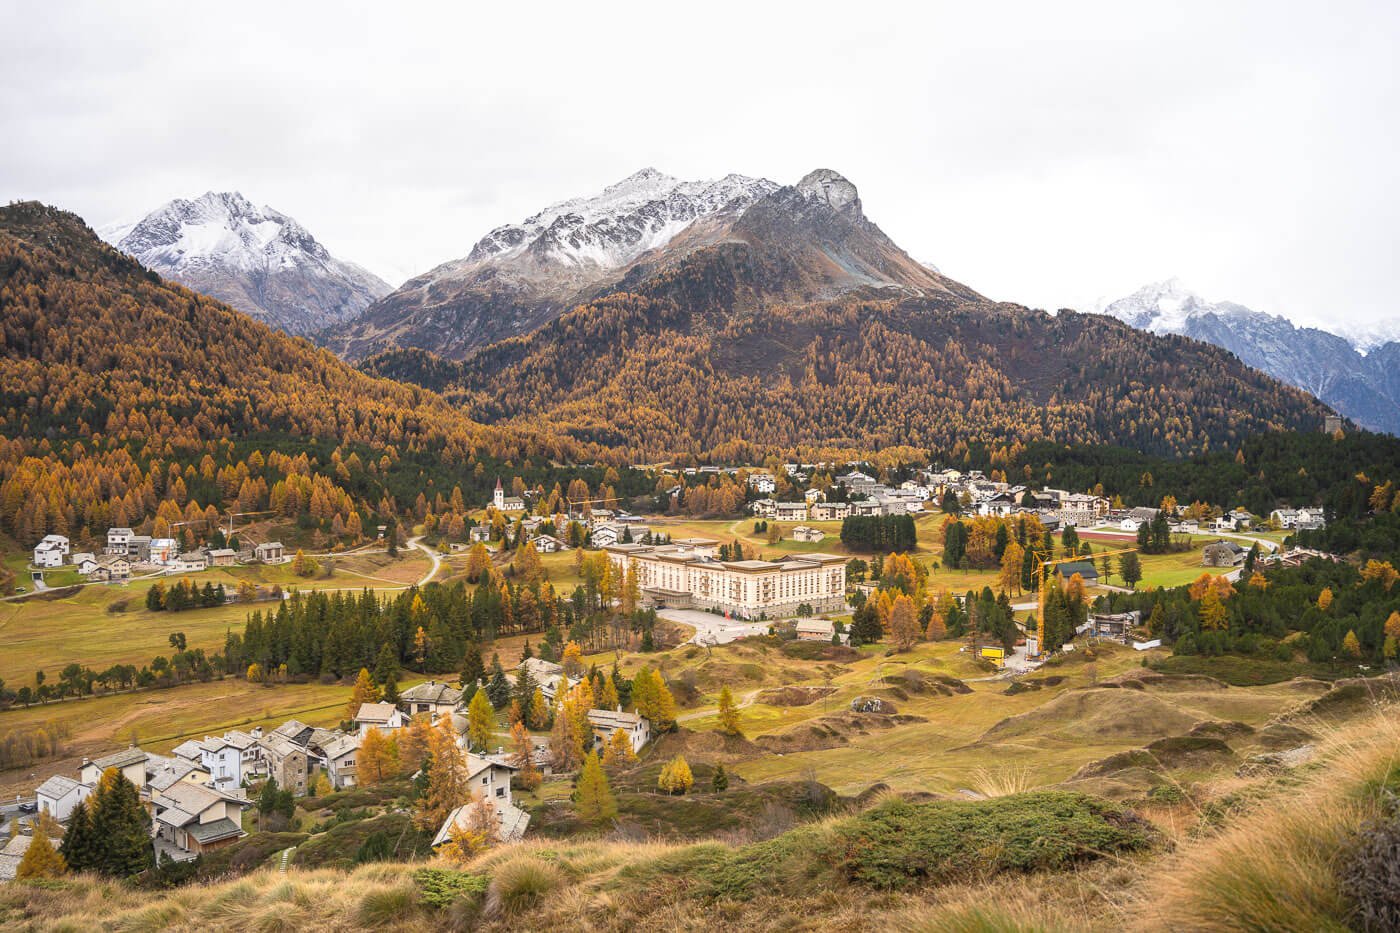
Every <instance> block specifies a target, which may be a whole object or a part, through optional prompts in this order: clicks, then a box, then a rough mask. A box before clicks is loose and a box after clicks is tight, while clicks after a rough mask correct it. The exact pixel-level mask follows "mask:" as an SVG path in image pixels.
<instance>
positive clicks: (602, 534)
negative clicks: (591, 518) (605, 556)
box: [589, 525, 633, 548]
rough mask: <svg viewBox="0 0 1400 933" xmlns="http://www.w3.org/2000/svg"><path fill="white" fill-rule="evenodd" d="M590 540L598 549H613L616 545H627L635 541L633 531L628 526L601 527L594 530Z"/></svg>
mask: <svg viewBox="0 0 1400 933" xmlns="http://www.w3.org/2000/svg"><path fill="white" fill-rule="evenodd" d="M589 540H590V541H591V542H592V543H593V546H594V547H596V548H604V547H611V546H612V545H614V544H626V543H628V542H630V541H632V540H633V538H632V529H631V528H630V527H628V526H626V525H599V526H598V527H596V528H594V529H593V534H592V535H590V536H589Z"/></svg>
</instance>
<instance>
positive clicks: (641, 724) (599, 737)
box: [588, 709, 651, 752]
mask: <svg viewBox="0 0 1400 933" xmlns="http://www.w3.org/2000/svg"><path fill="white" fill-rule="evenodd" d="M588 724H589V726H591V727H592V729H593V738H594V740H595V741H596V742H597V744H598V747H599V748H602V747H603V746H605V745H607V743H608V741H609V740H611V739H612V737H613V733H614V732H622V733H623V734H624V735H626V736H627V743H628V744H629V745H631V746H632V751H634V752H639V751H641V750H642V746H643V745H645V744H647V742H649V741H651V720H649V719H647V718H646V717H644V716H639V715H637V714H636V713H624V712H622V711H621V710H610V709H591V710H589V711H588Z"/></svg>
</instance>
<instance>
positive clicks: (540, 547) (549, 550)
mask: <svg viewBox="0 0 1400 933" xmlns="http://www.w3.org/2000/svg"><path fill="white" fill-rule="evenodd" d="M530 543H531V544H533V545H534V546H535V550H536V551H538V552H540V553H541V554H556V553H558V552H559V551H562V550H565V548H564V542H563V541H560V540H559V539H558V538H556V537H554V535H536V536H535V537H533V538H531V539H530Z"/></svg>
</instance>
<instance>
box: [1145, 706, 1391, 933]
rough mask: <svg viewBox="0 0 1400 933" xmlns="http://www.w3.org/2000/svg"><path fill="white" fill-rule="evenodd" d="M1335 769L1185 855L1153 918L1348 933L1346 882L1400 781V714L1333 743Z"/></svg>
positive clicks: (1163, 880) (1370, 721)
mask: <svg viewBox="0 0 1400 933" xmlns="http://www.w3.org/2000/svg"><path fill="white" fill-rule="evenodd" d="M1323 754H1324V756H1325V757H1326V758H1328V759H1329V762H1328V764H1329V767H1327V768H1326V769H1325V770H1324V771H1322V772H1321V773H1320V775H1319V776H1318V777H1316V778H1314V779H1313V780H1312V781H1311V782H1310V783H1308V784H1306V785H1304V786H1303V787H1301V788H1299V789H1298V790H1297V791H1295V792H1293V793H1292V795H1291V796H1282V795H1280V796H1279V797H1278V798H1276V802H1275V803H1274V805H1271V806H1268V807H1261V808H1256V809H1254V810H1252V811H1250V812H1249V813H1248V814H1246V815H1243V816H1241V817H1239V818H1238V819H1237V820H1236V821H1235V822H1234V823H1233V824H1232V825H1228V826H1226V827H1225V828H1224V830H1223V831H1222V832H1221V833H1220V834H1219V835H1217V836H1215V837H1213V838H1211V839H1209V840H1205V841H1201V842H1198V843H1196V844H1194V845H1190V846H1187V847H1186V848H1184V849H1183V850H1182V851H1181V852H1180V853H1179V855H1178V856H1177V858H1176V859H1175V860H1174V863H1173V864H1172V865H1171V866H1170V867H1169V868H1168V870H1166V871H1164V872H1161V873H1160V874H1159V875H1158V877H1157V881H1156V885H1155V898H1154V903H1153V904H1152V906H1151V907H1150V913H1151V914H1153V915H1155V917H1156V918H1157V921H1158V922H1159V923H1160V924H1161V926H1162V927H1164V928H1167V929H1190V930H1202V931H1210V930H1241V929H1246V930H1345V929H1348V928H1349V927H1350V925H1351V918H1352V915H1353V913H1354V909H1355V905H1354V904H1353V903H1352V902H1351V900H1350V899H1349V898H1348V896H1347V894H1346V893H1345V891H1344V890H1343V888H1342V884H1341V882H1340V872H1341V870H1342V867H1343V865H1344V864H1345V861H1346V857H1347V855H1348V854H1349V853H1350V851H1351V850H1352V849H1353V848H1354V847H1355V845H1356V844H1357V841H1358V839H1359V838H1360V836H1359V834H1360V832H1361V830H1362V828H1363V827H1364V826H1365V825H1367V824H1369V823H1371V822H1373V821H1375V820H1377V819H1378V818H1381V817H1383V816H1384V815H1385V810H1386V806H1387V800H1388V798H1389V796H1390V794H1391V793H1393V792H1394V791H1395V790H1396V789H1397V788H1396V787H1395V786H1394V785H1395V784H1396V783H1397V782H1400V724H1397V723H1396V722H1395V719H1394V709H1393V708H1389V709H1384V710H1382V711H1380V712H1378V713H1377V714H1376V715H1374V716H1371V717H1368V718H1367V719H1365V720H1363V721H1361V722H1359V723H1357V724H1355V725H1353V726H1350V727H1346V728H1342V729H1333V730H1332V731H1331V733H1330V734H1328V735H1326V736H1325V737H1324V752H1323Z"/></svg>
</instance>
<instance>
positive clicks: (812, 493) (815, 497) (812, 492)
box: [802, 489, 822, 508]
mask: <svg viewBox="0 0 1400 933" xmlns="http://www.w3.org/2000/svg"><path fill="white" fill-rule="evenodd" d="M802 500H803V501H804V502H806V503H807V507H808V508H811V506H812V503H814V502H820V501H822V491H821V490H820V489H809V490H807V491H806V492H804V493H803V494H802Z"/></svg>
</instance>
